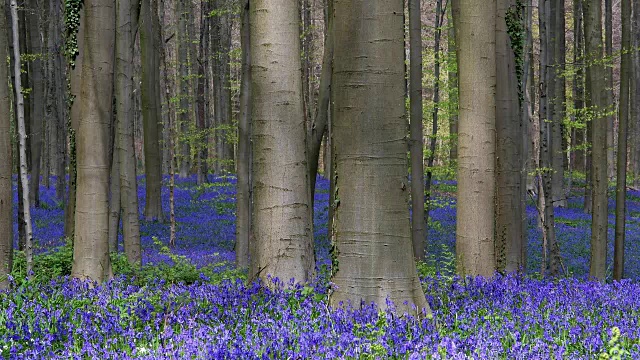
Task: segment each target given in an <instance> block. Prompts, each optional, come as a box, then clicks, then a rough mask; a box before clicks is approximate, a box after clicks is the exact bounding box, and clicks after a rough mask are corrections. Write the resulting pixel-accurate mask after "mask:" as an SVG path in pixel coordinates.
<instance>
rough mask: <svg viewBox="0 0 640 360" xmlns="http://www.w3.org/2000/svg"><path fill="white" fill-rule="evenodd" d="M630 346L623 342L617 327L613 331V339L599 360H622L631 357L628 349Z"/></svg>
mask: <svg viewBox="0 0 640 360" xmlns="http://www.w3.org/2000/svg"><path fill="white" fill-rule="evenodd" d="M628 345H629V344H625V341H624V340H622V338H621V336H620V329H619V328H618V327H617V326H614V327H613V328H612V329H611V339H610V340H609V341H608V342H607V345H606V346H605V351H603V352H601V353H600V355H599V356H598V359H601V360H605V359H611V360H622V359H626V358H628V357H629V355H630V353H629V351H628V350H626V349H628V348H629V347H630V346H628Z"/></svg>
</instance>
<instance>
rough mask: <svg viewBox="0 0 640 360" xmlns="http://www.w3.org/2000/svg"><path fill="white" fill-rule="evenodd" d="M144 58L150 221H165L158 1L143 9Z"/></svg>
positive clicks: (145, 0) (146, 211) (144, 4)
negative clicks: (161, 145) (161, 144)
mask: <svg viewBox="0 0 640 360" xmlns="http://www.w3.org/2000/svg"><path fill="white" fill-rule="evenodd" d="M140 19H141V21H140V47H141V56H142V60H141V62H142V85H141V86H142V119H143V127H144V161H145V163H144V171H145V179H146V193H145V196H146V204H145V208H144V215H145V218H146V219H147V221H152V220H157V221H164V220H165V217H164V213H163V211H162V198H161V194H162V152H161V148H160V139H161V138H162V118H161V116H160V109H161V105H160V55H159V54H160V46H162V45H161V44H160V23H159V20H158V4H157V0H142V4H141V7H140Z"/></svg>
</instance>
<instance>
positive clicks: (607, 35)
mask: <svg viewBox="0 0 640 360" xmlns="http://www.w3.org/2000/svg"><path fill="white" fill-rule="evenodd" d="M604 27H605V30H604V48H605V56H606V60H604V62H605V63H606V64H611V66H606V67H605V68H604V77H605V83H604V84H606V86H604V87H603V88H604V89H605V94H606V104H607V106H609V107H607V108H606V109H607V111H610V113H609V114H608V115H607V174H608V180H613V178H614V177H615V175H616V159H615V156H616V155H615V144H614V136H613V134H614V132H615V129H614V121H615V115H613V114H615V109H614V108H613V105H614V94H613V0H604ZM600 86H602V85H600ZM602 110H603V111H604V109H602Z"/></svg>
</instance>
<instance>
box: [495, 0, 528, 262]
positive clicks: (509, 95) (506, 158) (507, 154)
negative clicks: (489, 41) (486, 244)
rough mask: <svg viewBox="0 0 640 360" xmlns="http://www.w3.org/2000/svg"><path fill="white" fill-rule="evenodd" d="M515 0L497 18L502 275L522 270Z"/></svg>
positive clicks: (503, 4)
mask: <svg viewBox="0 0 640 360" xmlns="http://www.w3.org/2000/svg"><path fill="white" fill-rule="evenodd" d="M515 6H516V3H515V0H498V1H497V18H496V100H495V101H496V120H495V121H496V155H497V160H496V180H495V181H496V215H495V216H496V219H495V221H496V240H495V241H496V246H495V249H496V265H497V269H498V270H499V271H503V272H513V271H519V270H520V269H521V268H522V266H523V259H522V254H523V246H524V239H523V238H524V234H523V233H522V212H523V209H522V198H523V193H522V186H523V184H522V175H521V171H522V165H521V164H522V163H523V162H524V157H523V146H522V145H523V144H522V141H521V139H522V133H523V131H522V125H521V124H522V123H521V120H522V119H521V117H520V104H519V99H518V94H519V90H518V78H517V74H516V59H515V53H514V50H515V49H513V46H514V45H513V44H512V43H511V39H510V37H509V34H508V32H507V11H508V10H509V9H512V8H515Z"/></svg>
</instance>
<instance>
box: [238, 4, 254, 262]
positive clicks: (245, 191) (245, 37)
mask: <svg viewBox="0 0 640 360" xmlns="http://www.w3.org/2000/svg"><path fill="white" fill-rule="evenodd" d="M249 1H250V0H244V2H243V3H242V19H241V22H242V23H241V28H240V41H241V47H242V79H241V83H240V121H239V122H238V185H237V186H238V189H237V191H238V200H237V201H238V204H237V214H238V215H237V216H236V245H235V250H236V267H237V268H239V269H247V268H248V267H249V239H250V237H251V192H250V189H251V166H250V162H251V156H250V154H251V54H250V53H249V51H250V42H251V37H250V34H249Z"/></svg>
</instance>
